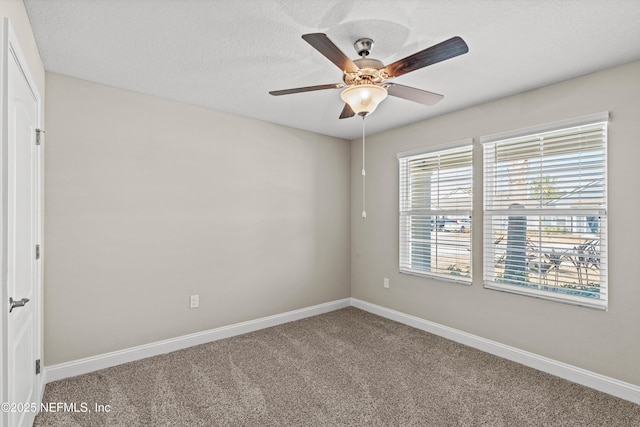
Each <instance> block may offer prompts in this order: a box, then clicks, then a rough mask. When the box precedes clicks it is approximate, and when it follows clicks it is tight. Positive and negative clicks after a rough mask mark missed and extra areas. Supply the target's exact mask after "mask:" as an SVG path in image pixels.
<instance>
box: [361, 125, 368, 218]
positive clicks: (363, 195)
mask: <svg viewBox="0 0 640 427" xmlns="http://www.w3.org/2000/svg"><path fill="white" fill-rule="evenodd" d="M365 117H366V116H362V219H365V218H366V217H367V211H366V210H365V188H366V182H365V181H366V175H367V173H366V172H365V170H364V154H365V152H364V119H365Z"/></svg>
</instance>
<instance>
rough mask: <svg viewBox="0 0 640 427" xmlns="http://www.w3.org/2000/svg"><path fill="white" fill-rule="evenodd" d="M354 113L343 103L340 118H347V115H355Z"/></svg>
mask: <svg viewBox="0 0 640 427" xmlns="http://www.w3.org/2000/svg"><path fill="white" fill-rule="evenodd" d="M355 115H356V113H355V112H354V111H353V110H352V109H351V107H350V106H349V104H347V103H345V104H344V108H343V109H342V113H340V118H341V119H348V118H349V117H353V116H355Z"/></svg>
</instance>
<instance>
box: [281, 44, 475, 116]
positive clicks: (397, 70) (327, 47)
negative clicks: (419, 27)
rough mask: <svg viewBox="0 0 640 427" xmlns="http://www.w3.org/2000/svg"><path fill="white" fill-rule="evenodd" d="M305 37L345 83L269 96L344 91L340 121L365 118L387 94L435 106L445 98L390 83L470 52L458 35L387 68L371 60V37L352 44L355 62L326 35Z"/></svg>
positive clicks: (291, 90) (285, 91)
mask: <svg viewBox="0 0 640 427" xmlns="http://www.w3.org/2000/svg"><path fill="white" fill-rule="evenodd" d="M302 38H303V39H304V40H305V41H306V42H307V43H309V44H310V45H311V46H313V47H314V48H315V49H316V50H317V51H318V52H320V53H321V54H323V55H324V56H325V57H326V58H327V59H329V61H331V62H333V63H334V64H335V65H337V66H338V68H340V70H342V72H343V76H342V80H343V81H344V83H331V84H324V85H317V86H306V87H299V88H294V89H285V90H275V91H271V92H269V93H270V94H271V95H274V96H280V95H289V94H292V93H300V92H310V91H315V90H324V89H340V88H345V89H344V90H343V91H342V93H341V95H340V96H341V98H342V100H343V101H344V102H345V105H344V108H343V110H342V113H341V114H340V118H341V119H346V118H348V117H353V116H355V115H356V114H358V115H360V116H363V117H364V116H365V115H367V114H369V113H371V112H373V110H375V108H376V107H377V105H378V103H380V102H381V101H382V100H383V99H384V98H385V97H386V96H387V94H389V95H391V96H395V97H398V98H403V99H407V100H409V101H413V102H417V103H419V104H424V105H434V104H436V103H437V102H439V101H440V100H441V99H442V98H443V97H444V96H443V95H440V94H437V93H433V92H428V91H426V90H422V89H417V88H414V87H410V86H404V85H401V84H397V83H391V82H389V80H391V79H393V78H395V77H399V76H402V75H403V74H406V73H409V72H411V71H415V70H418V69H420V68H423V67H426V66H428V65H432V64H435V63H438V62H441V61H444V60H446V59H451V58H454V57H456V56H458V55H462V54H465V53H467V52H468V51H469V47H468V46H467V44H466V43H465V42H464V40H462V38H460V37H457V36H456V37H452V38H450V39H448V40H445V41H443V42H441V43H438V44H436V45H434V46H431V47H429V48H427V49H424V50H421V51H419V52H416V53H414V54H413V55H410V56H407V57H406V58H404V59H400V60H398V61H396V62H394V63H392V64H389V65H384V64H383V63H382V62H381V61H379V60H377V59H373V58H368V56H369V53H370V51H371V47H372V46H373V40H371V39H370V38H361V39H358V40H356V42H355V43H354V44H353V46H354V48H355V50H356V52H357V53H358V55H360V58H359V59H356V60H353V61H352V60H351V59H349V58H348V57H347V56H346V55H345V54H344V53H343V52H342V51H341V50H340V49H339V48H338V47H337V46H336V45H335V44H334V43H333V42H332V41H331V40H330V39H329V38H328V37H327V35H326V34H323V33H312V34H305V35H303V36H302Z"/></svg>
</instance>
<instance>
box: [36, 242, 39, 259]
mask: <svg viewBox="0 0 640 427" xmlns="http://www.w3.org/2000/svg"><path fill="white" fill-rule="evenodd" d="M36 259H40V245H36Z"/></svg>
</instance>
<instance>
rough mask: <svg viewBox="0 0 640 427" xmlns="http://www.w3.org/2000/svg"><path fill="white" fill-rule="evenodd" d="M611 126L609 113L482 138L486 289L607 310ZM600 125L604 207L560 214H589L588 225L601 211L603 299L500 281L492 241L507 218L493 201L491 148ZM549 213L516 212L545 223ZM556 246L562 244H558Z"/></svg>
mask: <svg viewBox="0 0 640 427" xmlns="http://www.w3.org/2000/svg"><path fill="white" fill-rule="evenodd" d="M608 123H609V113H608V112H601V113H596V114H591V115H587V116H582V117H577V118H573V119H569V120H563V121H558V122H553V123H548V124H543V125H538V126H533V127H529V128H524V129H518V130H513V131H508V132H502V133H499V134H494V135H489V136H484V137H481V138H480V143H481V144H482V151H483V156H482V165H483V173H482V186H483V234H484V237H483V257H484V259H483V275H482V276H483V277H482V281H483V286H484V288H487V289H494V290H499V291H505V292H510V293H515V294H520V295H525V296H530V297H535V298H540V299H545V300H551V301H556V302H561V303H566V304H572V305H579V306H586V307H591V308H597V309H601V310H607V307H608V299H609V298H608V294H609V283H608V272H607V264H608V261H609V260H608V255H609V254H608V241H607V239H608V224H607V222H608V200H607V196H608V188H607V186H608V171H607V157H608ZM597 124H602V126H603V128H604V130H603V136H602V141H601V147H602V148H601V149H602V150H603V154H602V159H601V160H600V161H601V163H602V168H603V172H602V180H603V182H602V184H601V186H602V199H603V203H602V207H601V208H599V209H598V208H595V207H590V208H582V206H579V207H577V208H574V207H568V208H565V209H560V210H557V211H556V212H557V213H556V215H560V216H585V215H586V221H587V222H588V221H589V215H591V214H592V213H595V212H597V215H598V217H599V218H600V219H599V227H598V228H599V230H598V236H599V240H598V242H599V243H598V247H599V252H597V254H598V257H597V260H598V263H599V268H598V271H599V273H600V277H599V279H600V280H599V282H598V296H599V298H593V297H588V296H584V293H582V294H581V293H580V292H579V291H578V292H574V293H571V292H569V291H567V292H563V291H558V289H560V288H564V287H562V286H558V285H557V284H556V285H555V288H554V287H550V286H544V285H543V284H538V285H535V286H531V287H529V286H522V284H515V283H504V282H498V281H497V280H496V277H495V256H496V249H495V244H494V245H491V242H492V241H493V240H494V231H495V229H494V228H493V227H494V222H493V220H494V218H496V217H500V216H501V215H502V216H504V215H505V213H504V212H503V211H504V209H496V205H495V203H496V202H495V199H492V197H493V195H494V193H495V192H496V191H497V190H496V189H495V188H496V187H497V184H495V185H494V186H493V188H489V186H490V185H491V184H492V182H494V179H495V177H490V176H489V174H490V173H491V172H490V168H491V167H494V169H493V170H494V172H495V171H497V165H498V162H497V161H496V160H495V159H492V160H491V162H488V155H490V154H491V153H490V152H489V148H492V147H495V146H496V144H500V143H503V144H506V143H508V141H509V140H513V139H525V138H534V137H535V136H537V135H544V134H549V133H554V132H558V133H559V132H562V131H567V130H569V129H572V128H579V127H589V126H595V125H597ZM488 147H489V148H488ZM583 152H584V151H581V150H579V149H578V150H575V151H571V152H570V153H569V154H568V156H572V155H576V156H578V158H579V156H580V154H581V153H583ZM493 154H494V155H495V151H494V152H493ZM538 154H539V153H538ZM524 158H526V159H527V161H531V160H536V159H543V160H542V161H544V158H545V156H542V157H540V156H537V157H536V156H535V155H532V156H528V157H526V156H525V157H524ZM563 161H564V160H563ZM489 163H491V164H492V165H493V166H490V165H489ZM572 167H573V168H574V169H575V170H579V167H581V163H580V162H579V161H576V162H575V163H573V164H572ZM495 173H497V172H495ZM492 203H493V205H492ZM503 208H504V207H503ZM548 211H550V209H544V208H542V209H538V210H536V209H530V210H528V211H527V210H525V209H522V210H520V209H518V210H516V211H514V212H518V213H519V215H521V216H525V217H526V218H529V217H538V218H539V221H543V218H545V214H548ZM527 221H528V219H527ZM539 224H542V222H539ZM539 233H540V234H542V231H541V230H540V231H539ZM576 234H577V233H576ZM554 244H558V243H554ZM549 247H551V248H553V246H549ZM574 249H575V248H574ZM552 250H553V249H552ZM542 252H543V250H542V249H541V248H540V249H538V252H537V253H542ZM560 262H562V261H559V263H560ZM558 268H559V267H558ZM587 271H588V267H587ZM505 274H506V270H505ZM578 274H579V273H578ZM586 288H589V281H588V280H587V284H586ZM576 294H577V295H576Z"/></svg>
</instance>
